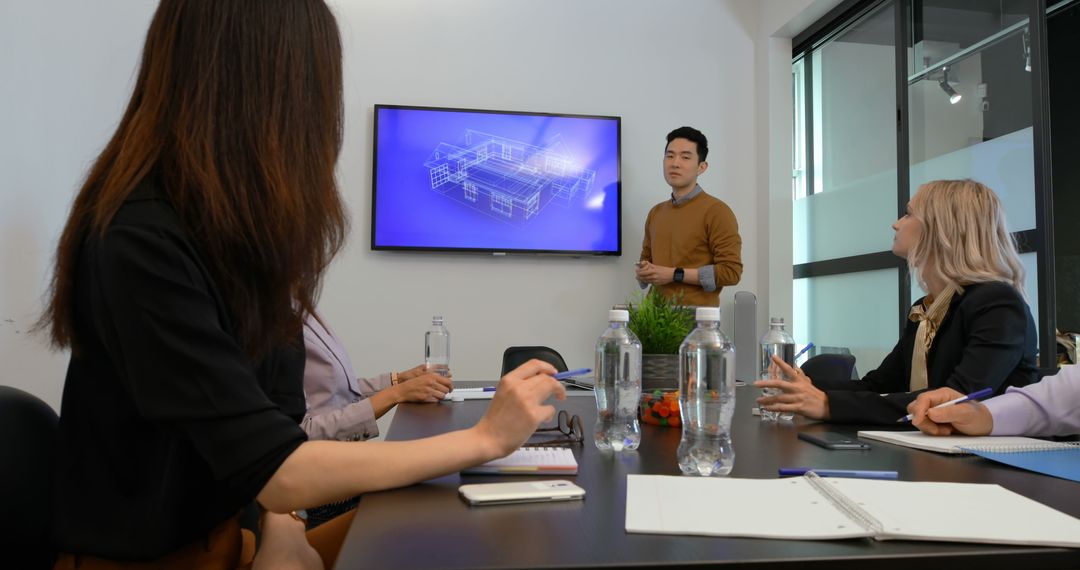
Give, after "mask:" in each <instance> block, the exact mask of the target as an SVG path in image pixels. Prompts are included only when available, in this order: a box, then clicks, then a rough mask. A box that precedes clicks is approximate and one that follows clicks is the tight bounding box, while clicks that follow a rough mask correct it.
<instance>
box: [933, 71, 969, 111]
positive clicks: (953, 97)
mask: <svg viewBox="0 0 1080 570" xmlns="http://www.w3.org/2000/svg"><path fill="white" fill-rule="evenodd" d="M938 85H941V90H942V91H944V92H945V94H946V95H948V96H949V103H951V104H953V105H955V104H957V103H959V102H960V99H963V96H962V95H960V94H959V93H957V92H956V89H953V87H952V85H949V68H947V67H943V68H941V82H939V83H938Z"/></svg>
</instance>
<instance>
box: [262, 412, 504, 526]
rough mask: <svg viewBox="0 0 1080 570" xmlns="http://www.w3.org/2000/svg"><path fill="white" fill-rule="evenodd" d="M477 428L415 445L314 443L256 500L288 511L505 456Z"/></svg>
mask: <svg viewBox="0 0 1080 570" xmlns="http://www.w3.org/2000/svg"><path fill="white" fill-rule="evenodd" d="M488 439H489V438H487V437H485V436H484V434H483V433H482V431H481V430H478V429H477V428H476V427H473V428H469V429H466V430H460V431H455V432H450V433H446V434H442V435H438V436H435V437H429V438H425V439H419V440H413V441H392V442H391V441H368V442H338V441H309V442H306V443H304V444H302V445H301V446H300V447H298V448H297V449H296V451H294V452H293V453H292V455H290V456H289V457H288V458H287V459H286V460H285V462H284V463H282V464H281V467H279V468H278V470H277V472H275V473H274V476H273V477H271V478H270V481H268V482H267V484H266V485H265V486H264V487H263V489H262V491H261V492H260V493H259V495H258V497H257V499H258V501H259V503H260V504H262V506H263V507H264V508H266V509H267V510H269V511H272V512H276V513H287V512H289V511H294V510H297V509H304V508H308V507H312V506H316V505H322V504H325V503H329V502H333V501H338V500H341V499H345V498H348V497H353V496H356V495H359V494H361V493H367V492H370V491H380V490H383V489H390V488H394V487H402V486H405V485H411V484H413V483H417V482H420V481H425V480H427V479H431V478H433V477H438V476H441V475H445V474H447V473H452V472H455V471H459V470H461V469H464V468H465V467H469V466H472V465H476V464H479V463H483V462H485V461H490V460H492V459H495V458H496V457H499V456H500V455H502V453H501V452H500V450H499V447H498V445H497V444H496V443H494V442H491V441H488Z"/></svg>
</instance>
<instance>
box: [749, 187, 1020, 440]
mask: <svg viewBox="0 0 1080 570" xmlns="http://www.w3.org/2000/svg"><path fill="white" fill-rule="evenodd" d="M893 229H894V230H895V231H896V235H895V237H894V238H893V248H892V250H893V253H895V254H896V255H898V256H900V257H903V258H905V259H907V261H908V266H909V267H910V268H911V271H912V275H913V276H916V277H917V278H918V280H919V284H920V286H921V287H922V288H923V290H925V291H927V292H928V293H929V294H928V295H927V296H925V297H923V298H921V299H919V300H918V301H916V302H915V303H914V304H913V305H912V306H911V311H910V312H909V314H908V322H907V326H906V328H905V329H904V335H903V336H902V337H901V338H900V341H899V342H898V343H897V344H896V346H895V347H894V348H893V350H892V352H891V353H889V355H888V356H887V357H885V360H883V361H882V362H881V365H880V366H879V367H878V368H877V369H876V370H873V371H872V372H870V373H869V374H867V375H866V376H865V377H864V378H863V379H862V380H861V381H850V380H841V381H837V380H829V381H824V380H822V381H819V380H814V379H811V378H809V377H807V376H806V375H805V374H803V373H802V371H801V370H799V369H797V368H791V367H788V366H787V365H786V364H784V363H783V362H782V361H777V366H778V367H779V369H780V370H781V371H782V372H783V373H784V374H785V375H786V376H787V378H790V379H791V381H787V380H783V379H773V380H760V381H758V382H756V383H755V385H756V386H758V387H761V388H778V389H780V390H782V393H781V394H779V395H776V396H763V397H761V398H758V400H757V401H758V405H760V406H763V407H764V408H766V409H768V410H771V411H784V412H794V413H798V414H801V415H803V416H806V417H808V418H811V419H819V420H827V421H832V422H842V423H864V424H867V423H879V424H895V423H896V420H897V419H899V418H901V417H903V416H904V415H905V414H906V413H907V411H906V410H907V405H908V404H909V403H911V402H912V401H913V400H914V399H915V398H916V397H917V396H918V394H919V393H920V392H922V391H924V390H926V389H934V388H941V387H943V386H948V387H950V388H953V389H955V390H957V391H960V392H963V393H965V394H967V393H971V392H974V391H976V390H979V389H982V388H987V387H989V388H993V390H994V393H995V394H1000V393H1003V392H1004V391H1005V389H1006V388H1008V387H1009V386H1025V385H1027V384H1031V383H1032V382H1035V381H1037V380H1038V369H1037V367H1036V365H1035V348H1036V333H1035V321H1034V319H1032V316H1031V311H1030V310H1029V309H1028V306H1027V303H1026V302H1025V300H1024V294H1023V281H1024V269H1023V266H1022V265H1021V263H1020V258H1019V256H1018V255H1017V252H1016V247H1015V245H1014V243H1013V241H1012V238H1011V237H1010V235H1009V233H1008V231H1007V230H1006V227H1005V215H1004V212H1003V211H1002V207H1001V203H1000V201H999V200H998V198H997V196H996V195H995V194H994V192H993V191H991V190H990V189H989V188H987V187H986V186H984V185H982V184H980V183H978V182H975V181H972V180H938V181H934V182H929V183H927V184H924V185H923V186H921V187H920V188H919V191H918V192H917V193H916V194H915V196H914V197H913V198H912V199H911V201H910V202H909V203H908V209H907V213H906V214H905V215H904V216H903V217H901V218H900V219H899V220H897V221H896V223H894V224H893Z"/></svg>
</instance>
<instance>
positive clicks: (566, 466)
mask: <svg viewBox="0 0 1080 570" xmlns="http://www.w3.org/2000/svg"><path fill="white" fill-rule="evenodd" d="M577 470H578V464H577V460H576V459H574V452H572V451H570V449H568V448H566V447H522V448H520V449H518V450H517V451H515V452H513V453H511V454H510V455H507V456H506V457H503V458H502V459H496V460H494V461H488V462H487V463H484V464H483V465H477V466H475V467H469V468H466V469H462V470H461V472H462V473H463V474H466V475H574V474H576V473H577Z"/></svg>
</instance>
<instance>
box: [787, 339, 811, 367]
mask: <svg viewBox="0 0 1080 570" xmlns="http://www.w3.org/2000/svg"><path fill="white" fill-rule="evenodd" d="M811 348H814V343H812V342H808V343H806V346H804V347H803V349H802V350H800V351H799V352H798V353H797V354H796V355H795V356H794V357H792V359H791V361H792V362H795V361H796V360H798V359H799V357H800V356H802V355H804V354H806V351H808V350H810V349H811Z"/></svg>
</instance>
